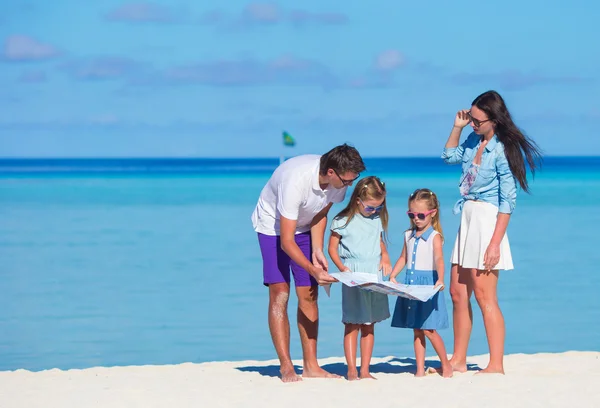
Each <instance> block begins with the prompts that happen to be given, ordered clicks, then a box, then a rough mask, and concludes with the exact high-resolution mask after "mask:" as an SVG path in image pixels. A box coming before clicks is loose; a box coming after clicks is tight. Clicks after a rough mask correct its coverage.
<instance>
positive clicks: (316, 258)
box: [312, 249, 328, 272]
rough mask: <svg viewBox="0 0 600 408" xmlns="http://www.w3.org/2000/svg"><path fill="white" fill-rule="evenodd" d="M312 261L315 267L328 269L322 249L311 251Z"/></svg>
mask: <svg viewBox="0 0 600 408" xmlns="http://www.w3.org/2000/svg"><path fill="white" fill-rule="evenodd" d="M312 263H313V265H314V266H315V267H317V268H320V269H323V270H324V271H325V272H327V270H328V265H327V258H325V254H324V253H323V250H322V249H315V250H313V252H312Z"/></svg>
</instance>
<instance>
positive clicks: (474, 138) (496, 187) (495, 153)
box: [442, 132, 517, 214]
mask: <svg viewBox="0 0 600 408" xmlns="http://www.w3.org/2000/svg"><path fill="white" fill-rule="evenodd" d="M480 144H481V136H479V135H478V134H476V133H475V132H472V133H471V134H470V135H469V136H468V137H467V139H466V140H465V141H464V142H463V143H462V144H461V145H459V146H457V147H451V148H444V152H443V153H442V159H444V161H445V162H446V163H447V164H459V163H460V164H462V175H461V177H460V181H459V183H458V185H459V186H460V184H461V183H462V182H463V179H464V178H465V175H466V174H467V171H468V170H469V167H470V166H471V163H472V162H473V159H474V158H475V154H476V153H477V149H478V148H479V145H480ZM467 200H481V201H485V202H488V203H490V204H493V205H495V206H496V207H498V212H501V213H506V214H511V213H512V212H513V210H514V209H515V206H516V202H517V183H516V180H515V178H514V176H513V174H512V172H511V171H510V167H509V166H508V161H507V160H506V155H505V153H504V145H503V144H502V143H501V142H500V141H499V140H498V138H497V136H496V135H494V137H492V139H490V141H489V142H488V144H487V145H486V146H485V149H484V151H483V155H482V156H481V166H480V168H479V173H478V174H477V178H476V179H475V182H474V183H473V185H472V186H471V189H470V190H469V194H467V195H465V196H462V197H461V199H460V200H458V201H457V202H456V204H455V205H454V209H453V212H454V214H458V213H460V211H461V210H462V207H463V204H464V203H465V201H467Z"/></svg>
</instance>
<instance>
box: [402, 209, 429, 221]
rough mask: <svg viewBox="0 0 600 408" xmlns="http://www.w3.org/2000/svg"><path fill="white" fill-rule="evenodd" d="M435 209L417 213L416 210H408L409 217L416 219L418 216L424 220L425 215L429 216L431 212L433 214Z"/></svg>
mask: <svg viewBox="0 0 600 408" xmlns="http://www.w3.org/2000/svg"><path fill="white" fill-rule="evenodd" d="M434 211H435V210H429V211H427V212H425V213H415V212H410V211H407V212H406V213H407V214H408V218H410V219H411V220H414V219H415V218H418V219H420V220H424V219H425V217H427V216H428V215H429V214H431V213H432V212H434Z"/></svg>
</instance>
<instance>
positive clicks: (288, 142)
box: [283, 132, 296, 146]
mask: <svg viewBox="0 0 600 408" xmlns="http://www.w3.org/2000/svg"><path fill="white" fill-rule="evenodd" d="M295 144H296V141H295V140H294V138H293V137H292V135H290V134H289V133H288V132H283V145H284V146H294V145H295Z"/></svg>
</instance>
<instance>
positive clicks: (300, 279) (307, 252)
mask: <svg viewBox="0 0 600 408" xmlns="http://www.w3.org/2000/svg"><path fill="white" fill-rule="evenodd" d="M295 241H296V244H298V246H299V247H300V250H301V251H302V253H303V254H304V256H305V257H306V258H307V259H308V260H310V259H311V254H312V248H311V240H310V231H308V232H303V233H301V234H296V236H295ZM258 244H259V245H260V252H261V253H262V258H263V284H264V285H265V286H269V285H270V284H273V283H283V282H287V283H290V268H291V269H292V273H293V274H294V284H295V285H296V286H297V287H298V286H317V281H316V280H315V278H313V277H312V276H311V275H310V274H309V273H308V272H307V271H306V269H304V268H302V267H301V266H300V265H298V264H297V263H296V262H294V261H292V260H291V259H290V257H289V256H288V254H286V253H285V252H284V251H283V249H281V238H280V237H279V236H278V235H277V236H273V235H265V234H261V233H260V232H259V233H258Z"/></svg>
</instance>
